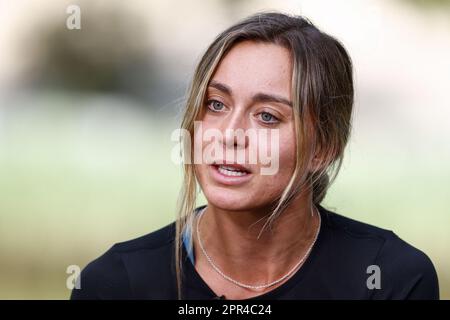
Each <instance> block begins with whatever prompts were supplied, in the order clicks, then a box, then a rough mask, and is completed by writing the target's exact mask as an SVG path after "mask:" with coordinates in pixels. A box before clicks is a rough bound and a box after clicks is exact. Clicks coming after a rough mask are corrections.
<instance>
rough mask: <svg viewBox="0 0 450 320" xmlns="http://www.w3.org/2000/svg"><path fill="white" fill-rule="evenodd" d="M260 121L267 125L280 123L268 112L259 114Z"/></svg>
mask: <svg viewBox="0 0 450 320" xmlns="http://www.w3.org/2000/svg"><path fill="white" fill-rule="evenodd" d="M259 116H260V119H261V120H262V121H263V122H264V123H268V124H274V123H278V122H280V120H279V119H278V118H277V117H275V116H274V115H273V114H271V113H269V112H261V113H260V114H259Z"/></svg>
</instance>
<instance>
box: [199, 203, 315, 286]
mask: <svg viewBox="0 0 450 320" xmlns="http://www.w3.org/2000/svg"><path fill="white" fill-rule="evenodd" d="M205 210H206V207H205V208H204V209H203V210H202V211H201V212H200V214H199V217H198V219H197V230H196V231H197V239H198V243H199V245H200V249H201V250H202V252H203V254H204V255H205V257H206V260H208V262H209V264H210V265H211V267H213V269H214V270H215V271H216V272H217V273H218V274H220V276H222V277H223V278H224V279H226V280H228V281H230V282H232V283H234V284H235V285H237V286H239V287H243V288H247V289H252V290H259V289H264V288H269V287H271V286H273V285H275V284H277V283H279V282H281V281H283V280H284V279H286V278H287V277H289V275H291V273H292V272H294V270H295V269H297V267H298V266H300V265H301V264H302V263H303V262H304V261H305V259H306V258H307V257H308V256H309V254H310V252H311V250H312V248H313V246H314V244H315V243H316V240H317V237H318V236H319V231H320V226H321V223H322V221H321V217H320V214H319V213H318V212H317V215H318V216H319V225H318V227H317V230H316V233H315V235H314V239H313V242H312V243H311V245H310V246H309V248H308V250H307V251H306V253H305V254H304V255H303V257H302V258H301V259H300V261H299V262H298V263H297V264H296V265H295V266H294V267H293V268H292V269H291V270H289V272H288V273H286V274H285V275H284V276H282V277H281V278H279V279H277V280H275V281H272V282H270V283H267V284H260V285H250V284H245V283H242V282H239V281H237V280H234V279H233V278H231V277H230V276H228V275H226V274H225V273H223V272H222V270H220V269H219V267H217V266H216V265H215V263H214V262H213V261H212V259H211V257H210V256H209V255H208V253H207V252H206V250H205V248H204V246H203V243H202V241H201V239H200V231H199V225H200V220H201V217H202V215H203V213H204V212H205ZM316 211H317V209H316Z"/></svg>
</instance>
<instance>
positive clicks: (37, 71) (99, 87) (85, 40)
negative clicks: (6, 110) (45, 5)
mask: <svg viewBox="0 0 450 320" xmlns="http://www.w3.org/2000/svg"><path fill="white" fill-rule="evenodd" d="M83 8H84V9H83V11H82V25H81V30H68V29H67V28H65V27H62V26H64V23H65V22H64V21H60V20H58V21H53V22H52V23H50V24H48V25H45V26H44V27H43V28H42V30H43V31H41V32H38V33H33V34H32V35H30V36H32V39H31V41H32V45H31V49H30V50H32V51H33V52H35V53H36V54H35V55H33V56H31V57H30V59H31V60H33V61H34V63H33V66H32V68H33V69H34V70H33V77H31V81H30V82H31V84H32V85H33V86H36V87H40V88H42V87H47V88H52V89H58V88H59V89H64V90H74V91H93V92H114V93H118V94H125V95H128V96H131V97H133V98H137V99H140V100H144V101H146V102H149V105H151V104H152V103H155V104H156V103H158V102H159V101H160V100H161V97H166V96H167V95H166V93H167V91H166V90H165V89H164V88H165V77H164V73H163V72H162V70H160V68H159V61H158V59H157V57H156V56H155V55H154V54H153V51H152V48H151V39H150V36H149V33H148V30H147V28H148V27H147V25H146V24H145V23H144V21H142V19H141V18H140V17H139V16H136V14H134V13H133V12H129V11H127V9H126V8H125V7H124V6H117V5H103V6H97V7H96V6H90V5H89V4H88V3H85V4H83Z"/></svg>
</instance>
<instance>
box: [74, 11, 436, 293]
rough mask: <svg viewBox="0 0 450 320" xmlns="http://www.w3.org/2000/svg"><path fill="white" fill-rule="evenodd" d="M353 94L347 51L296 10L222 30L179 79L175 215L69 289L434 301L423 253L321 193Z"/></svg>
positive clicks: (338, 157)
mask: <svg viewBox="0 0 450 320" xmlns="http://www.w3.org/2000/svg"><path fill="white" fill-rule="evenodd" d="M352 105H353V79H352V64H351V60H350V58H349V56H348V54H347V52H346V50H345V49H344V47H343V46H342V45H341V44H340V43H339V42H338V41H337V40H336V39H334V38H333V37H331V36H329V35H327V34H325V33H323V32H321V31H320V30H318V29H317V28H316V27H315V26H314V25H313V24H312V23H310V22H309V21H308V20H306V19H305V18H302V17H298V16H288V15H284V14H280V13H263V14H257V15H254V16H251V17H249V18H247V19H245V20H243V21H241V22H239V23H238V24H236V25H234V26H232V27H230V28H229V29H227V30H226V31H224V32H223V33H222V34H220V35H219V36H218V37H217V38H216V39H215V40H214V42H213V43H212V44H211V45H210V46H209V48H208V49H207V51H206V53H205V54H204V56H203V57H202V59H201V61H200V63H199V65H198V67H197V69H196V71H195V74H194V79H193V82H192V85H191V87H190V92H189V96H188V100H187V106H186V109H185V114H184V118H183V122H182V128H183V129H185V132H187V133H188V135H187V136H189V137H193V139H187V138H186V137H184V143H185V144H184V146H185V149H184V156H185V158H184V160H185V163H184V169H185V173H184V185H183V189H182V192H181V197H180V206H179V217H178V219H177V220H176V222H174V223H172V224H170V225H168V226H166V227H164V228H162V229H160V230H158V231H155V232H152V233H150V234H148V235H145V236H143V237H141V238H138V239H134V240H131V241H128V242H123V243H119V244H116V245H114V246H113V247H112V248H111V249H110V250H108V251H107V252H106V253H105V254H104V255H102V256H101V257H99V258H98V259H96V260H94V261H93V262H91V263H90V264H89V265H88V266H87V267H86V268H85V269H84V270H83V272H82V274H81V289H74V291H73V292H72V299H117V298H124V299H177V298H181V299H214V298H221V299H253V298H259V299H438V297H439V290H438V282H437V276H436V272H435V269H434V267H433V264H432V263H431V261H430V260H429V258H428V257H427V256H426V255H425V254H424V253H422V252H421V251H419V250H417V249H415V248H414V247H412V246H411V245H409V244H407V243H406V242H404V241H403V240H401V239H400V238H398V237H397V236H396V235H395V234H394V233H393V232H391V231H387V230H383V229H380V228H377V227H374V226H370V225H367V224H364V223H361V222H357V221H354V220H351V219H349V218H345V217H343V216H340V215H338V214H336V213H334V212H331V211H329V210H327V209H325V208H324V207H323V206H321V205H320V203H321V201H322V199H323V198H324V196H325V193H326V190H327V188H328V186H329V184H330V183H331V181H333V179H334V178H335V176H336V174H337V172H338V169H339V167H340V165H341V162H342V158H343V154H344V148H345V145H346V144H347V141H348V139H349V134H350V129H351V114H352ZM199 126H201V129H202V130H200V132H201V133H199V130H196V129H198V128H199ZM208 130H210V131H211V130H213V131H214V130H215V131H214V132H215V133H218V134H217V135H216V136H214V139H210V138H211V135H210V136H209V138H205V135H206V134H205V133H204V132H207V131H208ZM239 130H242V131H245V133H246V134H245V135H244V136H243V138H242V135H241V136H239V135H238V134H233V133H235V132H238V131H239ZM242 131H241V132H242ZM247 132H249V134H248V135H247ZM262 132H266V133H267V134H268V135H266V136H264V135H259V134H260V133H262ZM251 133H255V134H254V135H253V136H252V135H251ZM251 137H253V138H251ZM255 137H258V138H259V139H255ZM186 150H187V151H186ZM195 150H196V151H199V150H200V153H201V154H202V156H199V155H198V154H197V153H196V152H194V151H195ZM227 152H228V153H227ZM251 153H253V156H254V155H255V154H256V158H255V157H253V160H255V159H256V160H255V161H249V159H250V158H252V157H251V156H252V154H251ZM205 154H206V155H209V157H205ZM225 154H226V155H227V156H225ZM229 154H232V156H231V157H229V156H228V155H229ZM237 154H240V155H241V156H242V155H243V156H244V159H245V160H244V161H238V160H237V158H238V157H237ZM265 154H270V155H271V158H270V159H269V160H270V161H269V162H270V163H269V162H267V161H265V162H264V161H262V159H263V158H262V155H265ZM193 158H195V159H196V160H198V159H200V161H194V162H193V163H192V159H193ZM206 158H208V159H206ZM205 159H206V160H205ZM241 160H242V158H241ZM266 160H267V159H266ZM273 164H275V165H273ZM269 167H270V168H271V169H272V170H267V169H268V168H269ZM264 169H266V170H265V171H264ZM198 185H199V187H200V189H201V190H202V191H203V193H204V195H205V197H206V199H207V205H205V206H201V207H197V208H196V205H195V203H196V195H197V191H198Z"/></svg>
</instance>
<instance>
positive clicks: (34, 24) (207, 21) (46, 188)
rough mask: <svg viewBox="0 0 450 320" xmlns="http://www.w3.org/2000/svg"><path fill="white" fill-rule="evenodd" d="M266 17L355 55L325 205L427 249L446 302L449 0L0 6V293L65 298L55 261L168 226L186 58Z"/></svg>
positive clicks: (62, 263)
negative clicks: (299, 23)
mask: <svg viewBox="0 0 450 320" xmlns="http://www.w3.org/2000/svg"><path fill="white" fill-rule="evenodd" d="M69 4H78V5H79V7H80V8H81V30H68V29H67V28H66V24H65V21H66V18H67V17H68V14H67V13H66V8H67V6H68V5H69ZM270 9H272V10H280V11H283V12H289V13H295V14H304V15H306V16H307V17H309V18H310V19H311V20H312V21H313V22H314V23H315V24H316V25H317V26H318V27H320V28H322V29H323V30H324V31H326V32H328V33H330V34H332V35H334V36H336V37H337V38H338V39H340V40H341V41H342V42H343V43H344V45H345V46H346V47H347V49H348V51H349V53H350V55H351V56H352V58H353V60H354V66H355V85H356V91H357V94H356V103H355V111H354V124H353V133H352V134H353V135H352V139H351V142H350V144H349V146H348V149H347V153H346V158H345V161H344V166H343V168H342V171H341V172H340V175H339V177H338V179H337V180H336V182H335V184H334V185H333V187H332V188H331V189H330V190H329V192H328V195H327V197H326V199H325V201H324V205H325V206H326V207H328V208H330V209H332V210H334V211H336V212H338V213H340V214H343V215H346V216H349V217H352V218H354V219H357V220H360V221H364V222H367V223H371V224H374V225H377V226H380V227H382V228H386V229H390V230H393V231H394V232H395V233H397V234H398V235H399V236H400V237H401V238H403V239H404V240H406V241H408V242H410V243H411V244H413V245H414V246H416V247H417V248H419V249H421V250H423V251H424V252H426V253H427V254H428V255H429V256H430V258H431V259H432V261H433V262H434V264H435V267H436V269H437V271H438V276H439V281H440V287H441V298H444V299H449V298H450V259H449V243H450V214H449V213H450V212H449V211H450V210H449V206H450V188H449V186H448V184H449V181H450V143H449V142H450V126H449V119H450V103H449V99H448V96H447V95H448V89H449V85H450V62H449V58H448V57H450V6H449V1H445V0H440V1H418V0H410V1H408V0H398V1H378V0H370V1H357V0H346V1H343V0H340V1H332V0H330V1H324V0H320V1H318V0H310V1H242V0H234V1H225V0H213V1H199V0H197V1H183V2H180V1H176V2H175V1H174V0H171V1H162V0H160V1H144V0H140V1H137V0H131V1H127V2H126V3H125V2H123V1H118V0H114V1H113V0H108V1H106V0H104V1H100V0H95V1H90V2H87V1H82V2H80V1H56V0H54V1H51V0H45V1H44V0H41V1H31V0H24V1H14V2H13V1H0V23H1V26H2V28H0V299H67V298H68V297H69V295H70V290H68V289H67V288H66V279H67V277H68V274H66V268H67V266H69V265H79V266H80V267H84V266H85V265H86V264H87V263H88V262H89V261H91V260H93V259H94V258H96V257H98V256H99V255H100V254H102V253H103V252H105V251H106V250H107V249H108V248H109V247H110V246H112V244H114V243H116V242H120V241H125V240H128V239H132V238H135V237H138V236H141V235H143V234H147V233H149V232H151V231H153V230H156V229H157V228H160V227H162V226H164V225H166V224H168V223H170V222H172V221H173V220H174V218H175V207H176V200H177V195H178V190H179V188H180V183H181V169H180V167H179V166H177V165H175V164H174V163H172V161H171V152H172V150H173V147H174V146H175V143H174V142H173V141H171V139H170V138H171V133H172V131H173V130H174V129H176V128H177V126H178V125H179V121H180V111H181V109H182V106H183V101H184V94H185V91H186V87H187V84H188V82H189V79H190V77H191V75H192V72H193V69H194V67H195V64H196V63H197V62H198V59H199V58H200V56H201V54H202V52H203V50H204V49H205V48H206V46H207V45H208V44H209V43H210V41H212V39H213V38H214V37H215V36H216V35H217V34H218V33H219V32H220V31H221V30H223V29H224V28H226V27H227V26H229V25H230V24H232V23H234V22H236V21H237V19H240V18H243V17H245V16H247V15H249V14H252V13H254V12H256V11H261V10H270Z"/></svg>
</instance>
